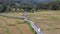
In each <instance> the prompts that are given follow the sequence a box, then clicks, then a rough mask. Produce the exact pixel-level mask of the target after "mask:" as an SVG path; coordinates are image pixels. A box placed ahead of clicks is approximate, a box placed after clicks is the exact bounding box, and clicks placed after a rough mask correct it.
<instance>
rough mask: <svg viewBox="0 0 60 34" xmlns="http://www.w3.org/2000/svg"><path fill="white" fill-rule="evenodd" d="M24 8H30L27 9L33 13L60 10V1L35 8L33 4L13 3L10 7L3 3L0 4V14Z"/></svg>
mask: <svg viewBox="0 0 60 34" xmlns="http://www.w3.org/2000/svg"><path fill="white" fill-rule="evenodd" d="M22 6H28V7H27V9H28V10H29V9H30V10H32V11H33V10H60V1H52V2H48V3H42V2H40V3H38V4H37V5H36V6H33V5H32V4H28V3H22V4H18V3H12V4H10V5H8V4H3V2H0V12H5V11H6V10H9V11H11V10H12V9H15V11H17V9H19V10H20V9H23V8H22ZM25 8H26V7H25ZM30 10H29V11H30Z"/></svg>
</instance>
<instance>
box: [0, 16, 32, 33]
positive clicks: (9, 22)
mask: <svg viewBox="0 0 60 34" xmlns="http://www.w3.org/2000/svg"><path fill="white" fill-rule="evenodd" d="M0 34H33V32H32V31H31V28H30V25H28V24H27V23H25V22H24V20H22V19H14V18H8V17H3V16H0Z"/></svg>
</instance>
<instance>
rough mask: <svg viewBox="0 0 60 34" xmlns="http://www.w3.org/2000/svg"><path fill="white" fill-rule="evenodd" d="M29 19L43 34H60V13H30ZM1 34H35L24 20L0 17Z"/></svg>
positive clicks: (19, 14) (14, 14)
mask: <svg viewBox="0 0 60 34" xmlns="http://www.w3.org/2000/svg"><path fill="white" fill-rule="evenodd" d="M2 14H4V13H2ZM5 14H6V13H5ZM6 15H8V16H9V15H12V16H21V15H22V14H21V13H7V14H6ZM28 19H29V20H32V21H33V22H35V25H36V26H37V27H39V28H41V31H42V32H43V34H60V11H41V12H40V11H39V12H35V13H28ZM0 34H33V32H32V29H31V28H30V26H29V25H28V24H27V23H25V22H24V20H22V19H15V18H9V17H4V16H0Z"/></svg>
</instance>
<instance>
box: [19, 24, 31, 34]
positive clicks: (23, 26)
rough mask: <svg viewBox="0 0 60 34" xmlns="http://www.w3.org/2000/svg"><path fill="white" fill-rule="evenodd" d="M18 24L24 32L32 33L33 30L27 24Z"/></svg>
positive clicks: (25, 33)
mask: <svg viewBox="0 0 60 34" xmlns="http://www.w3.org/2000/svg"><path fill="white" fill-rule="evenodd" d="M18 26H19V27H20V28H21V29H22V31H23V33H24V34H32V32H31V31H30V28H29V26H28V25H27V24H20V25H18Z"/></svg>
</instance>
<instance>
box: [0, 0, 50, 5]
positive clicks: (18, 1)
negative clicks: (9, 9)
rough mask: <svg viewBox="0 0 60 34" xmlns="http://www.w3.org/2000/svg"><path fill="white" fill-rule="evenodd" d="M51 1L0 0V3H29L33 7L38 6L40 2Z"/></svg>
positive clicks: (46, 0)
mask: <svg viewBox="0 0 60 34" xmlns="http://www.w3.org/2000/svg"><path fill="white" fill-rule="evenodd" d="M50 1H51V0H0V2H6V3H8V2H9V3H12V2H14V3H19V4H20V3H23V2H24V3H31V4H33V5H35V4H38V3H40V2H50Z"/></svg>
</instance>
